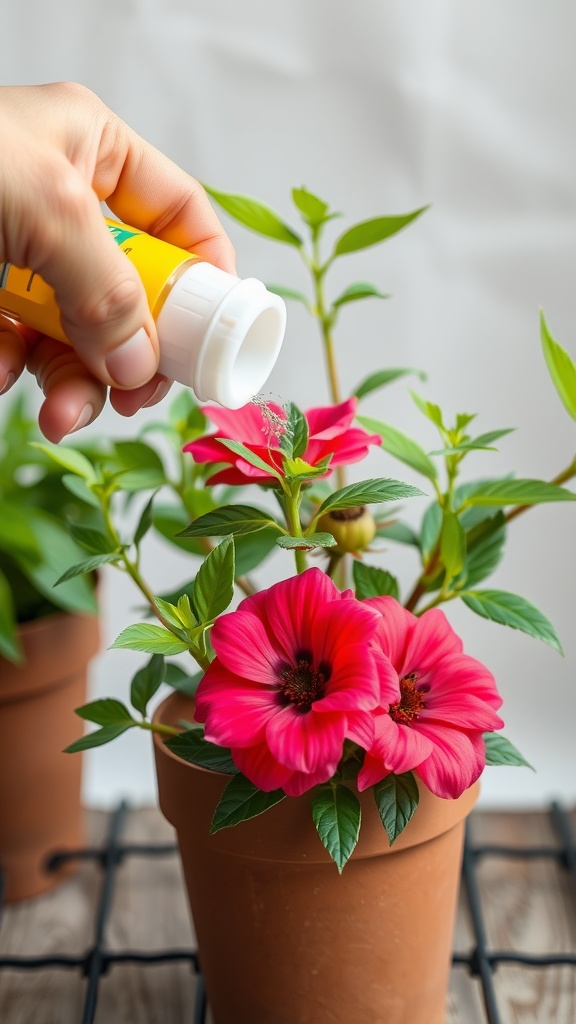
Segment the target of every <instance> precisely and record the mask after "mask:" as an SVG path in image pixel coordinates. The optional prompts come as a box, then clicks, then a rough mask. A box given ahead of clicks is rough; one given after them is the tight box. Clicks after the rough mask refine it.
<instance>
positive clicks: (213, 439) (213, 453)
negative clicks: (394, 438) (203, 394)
mask: <svg viewBox="0 0 576 1024" xmlns="http://www.w3.org/2000/svg"><path fill="white" fill-rule="evenodd" d="M357 404H358V400H357V399H356V398H349V399H348V401H346V402H341V403H340V405H328V406H319V407H318V408H315V409H308V411H307V412H306V413H305V414H304V415H305V416H306V419H307V421H308V429H309V439H308V445H307V447H306V451H305V452H304V454H303V455H302V458H303V460H304V461H305V462H308V463H309V464H310V465H311V466H316V465H317V464H318V463H319V462H321V461H322V459H324V458H326V456H327V455H332V456H333V458H332V461H331V463H330V469H329V470H328V472H330V471H331V470H332V469H333V467H334V466H339V465H341V464H345V465H350V464H351V463H352V462H359V461H360V460H361V459H363V458H365V456H366V455H367V454H368V447H369V445H371V444H381V443H382V441H381V439H380V437H379V436H378V435H377V434H368V433H366V431H365V430H362V429H361V428H360V427H352V426H351V423H352V420H353V419H354V416H355V414H356V406H357ZM268 409H269V410H270V412H271V413H272V414H273V417H274V421H272V422H271V421H270V419H268V418H266V417H265V415H264V413H263V412H262V409H261V408H260V407H259V406H258V405H253V404H250V405H245V406H243V407H242V409H236V410H232V411H231V410H229V409H222V408H221V407H220V406H216V405H207V406H204V407H203V411H204V412H205V413H206V415H207V416H208V417H209V419H211V420H212V422H213V423H215V424H216V427H217V428H218V429H217V432H216V433H215V434H206V435H204V437H199V438H198V439H197V440H196V441H191V442H190V444H187V445H186V446H185V448H184V451H185V452H191V453H192V455H193V457H194V460H195V461H196V462H213V463H222V462H225V463H227V464H228V465H229V466H230V469H222V470H220V471H219V472H218V473H214V474H213V475H212V476H211V477H209V481H208V482H209V483H210V484H246V483H256V484H265V483H274V482H275V477H273V476H272V475H271V474H268V473H265V472H264V471H263V470H261V469H257V468H256V467H255V466H252V465H250V463H249V462H246V460H245V459H243V458H241V456H239V455H236V454H235V452H232V451H230V449H229V448H227V447H226V445H224V444H222V443H221V442H220V441H218V440H217V438H218V437H226V438H230V439H232V440H234V441H241V442H242V444H244V445H245V446H246V447H247V448H249V449H250V451H251V452H254V454H255V455H259V456H260V458H261V459H262V460H263V461H264V462H265V463H266V464H267V465H269V466H270V467H272V468H274V469H277V470H278V469H281V467H282V454H281V452H280V446H279V436H280V435H281V434H282V433H283V428H282V423H283V422H284V421H285V420H286V414H285V412H284V410H283V409H282V408H281V407H280V406H279V405H274V404H273V403H269V405H268Z"/></svg>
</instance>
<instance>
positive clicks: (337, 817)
mask: <svg viewBox="0 0 576 1024" xmlns="http://www.w3.org/2000/svg"><path fill="white" fill-rule="evenodd" d="M361 814H362V812H361V809H360V801H359V799H358V797H357V796H356V794H355V793H353V792H352V790H351V789H348V786H344V785H342V784H341V783H337V784H329V785H327V786H319V787H318V788H317V789H316V790H313V793H312V818H313V819H314V824H315V826H316V830H317V832H318V835H319V836H320V839H321V840H322V843H323V844H324V846H325V847H326V850H327V851H328V853H329V854H330V856H331V857H332V860H333V861H335V862H336V866H337V868H338V871H339V872H340V874H341V873H342V869H343V867H344V865H345V864H346V861H347V860H348V859H349V857H351V855H352V853H353V851H354V847H355V846H356V843H357V842H358V836H359V835H360V819H361Z"/></svg>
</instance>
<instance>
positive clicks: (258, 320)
mask: <svg viewBox="0 0 576 1024" xmlns="http://www.w3.org/2000/svg"><path fill="white" fill-rule="evenodd" d="M156 327H157V330H158V340H159V342H160V363H159V366H158V369H159V372H160V373H162V374H164V375H165V376H166V377H168V378H170V379H171V380H177V381H179V382H180V383H181V384H186V385H187V386H188V387H191V388H193V389H194V392H195V393H196V397H197V398H198V399H199V400H200V401H201V402H206V401H214V402H219V403H220V405H224V406H226V407H227V408H228V409H239V408H240V406H242V405H246V403H247V402H249V401H250V399H251V398H252V396H253V395H256V394H258V392H259V391H260V389H261V388H262V386H263V385H264V383H265V382H266V380H267V379H268V377H269V375H270V373H271V371H272V368H273V366H274V363H275V362H276V360H277V358H278V353H279V352H280V348H281V346H282V341H283V338H284V330H285V327H286V306H285V304H284V302H283V300H282V299H281V298H280V297H279V296H278V295H274V293H273V292H269V291H268V290H267V288H266V287H265V286H264V285H263V284H262V282H261V281H257V280H256V279H255V278H246V279H245V280H241V279H240V278H239V277H234V275H233V274H227V273H225V271H223V270H219V269H218V268H217V267H213V266H212V265H211V264H210V263H200V262H199V263H195V264H194V265H193V266H191V267H189V268H188V269H187V270H185V271H184V273H183V274H181V275H180V277H179V278H178V279H177V281H176V283H175V284H174V286H173V287H172V289H171V290H170V292H169V294H168V296H167V298H166V301H165V303H164V305H163V307H162V310H161V312H160V314H159V316H158V318H157V320H156Z"/></svg>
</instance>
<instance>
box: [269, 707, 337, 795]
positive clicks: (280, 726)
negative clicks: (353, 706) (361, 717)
mask: <svg viewBox="0 0 576 1024" xmlns="http://www.w3.org/2000/svg"><path fill="white" fill-rule="evenodd" d="M345 734H346V716H345V715H343V714H337V713H328V714H325V715H317V714H315V713H314V711H308V712H301V711H297V710H295V709H294V708H292V707H285V708H282V709H281V710H280V711H279V712H278V713H277V714H275V715H274V716H273V717H271V718H270V719H269V721H268V724H267V726H266V741H267V743H268V746H269V747H270V750H271V752H272V754H273V755H274V757H275V758H276V759H277V760H278V761H280V763H281V764H283V765H285V766H286V767H287V768H292V769H293V771H298V772H306V774H309V773H310V772H317V771H321V770H322V769H323V768H326V771H329V772H330V774H329V776H328V778H330V776H332V775H333V774H334V772H335V771H336V768H337V767H338V762H339V760H340V758H341V756H342V746H343V743H344V737H345Z"/></svg>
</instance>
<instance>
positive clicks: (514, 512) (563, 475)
mask: <svg viewBox="0 0 576 1024" xmlns="http://www.w3.org/2000/svg"><path fill="white" fill-rule="evenodd" d="M575 476H576V455H575V456H574V458H573V459H572V462H571V463H570V464H569V465H568V466H566V469H563V470H562V472H560V473H558V475H557V476H555V477H553V478H552V480H551V481H550V483H551V484H556V485H557V486H558V487H560V486H561V485H562V484H565V483H566V482H567V481H568V480H572V479H573V478H574V477H575ZM530 508H534V506H533V505H518V506H517V507H516V508H513V509H511V510H510V512H507V513H506V515H505V516H504V520H505V522H507V523H511V522H512V520H513V519H516V518H517V517H518V516H520V515H522V513H523V512H527V511H528V509H530Z"/></svg>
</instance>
